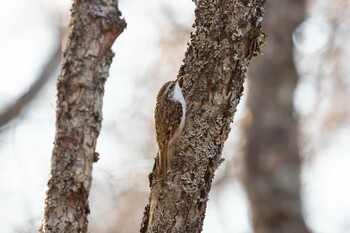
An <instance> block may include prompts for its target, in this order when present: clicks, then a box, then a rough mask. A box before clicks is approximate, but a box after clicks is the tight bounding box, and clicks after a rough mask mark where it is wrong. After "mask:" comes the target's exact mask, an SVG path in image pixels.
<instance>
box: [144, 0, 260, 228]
mask: <svg viewBox="0 0 350 233" xmlns="http://www.w3.org/2000/svg"><path fill="white" fill-rule="evenodd" d="M264 4H265V1H264V0H243V1H238V0H237V1H228V0H221V1H218V0H201V1H198V5H197V9H196V10H195V16H196V19H195V23H194V28H195V32H194V33H193V34H192V35H191V43H190V44H189V47H188V50H187V52H186V54H185V59H184V64H183V65H182V67H181V68H180V71H179V76H183V85H182V86H183V88H182V89H183V92H184V96H185V99H186V102H187V113H186V123H185V128H184V131H183V132H182V134H181V135H180V136H179V138H178V139H177V140H176V141H175V146H174V147H175V155H174V156H173V158H171V159H170V163H169V174H168V176H167V179H166V180H165V181H163V180H162V179H161V177H159V176H158V174H157V170H158V169H159V168H158V162H157V160H156V162H155V165H154V168H153V172H152V173H151V174H150V187H151V193H150V198H149V204H148V205H147V206H146V209H145V212H144V217H143V221H142V225H141V232H200V231H201V230H202V225H203V220H204V216H205V211H206V204H207V201H208V194H209V191H210V188H211V183H212V179H213V177H214V173H215V170H216V169H217V168H218V166H219V165H220V163H221V162H222V161H223V159H222V158H221V152H222V149H223V146H224V143H225V141H226V139H227V136H228V134H229V132H230V123H231V122H232V121H233V116H234V113H235V111H236V106H237V104H238V103H239V101H240V97H241V95H242V91H243V82H244V78H245V73H246V70H247V67H248V65H249V63H250V59H251V58H252V56H254V55H257V54H258V53H259V51H260V50H259V46H260V45H261V43H264V35H263V34H262V32H261V22H262V19H263V14H264Z"/></svg>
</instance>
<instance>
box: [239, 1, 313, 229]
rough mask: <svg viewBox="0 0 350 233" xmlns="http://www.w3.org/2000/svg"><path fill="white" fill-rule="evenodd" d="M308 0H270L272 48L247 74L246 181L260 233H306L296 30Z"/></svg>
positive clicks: (267, 24)
mask: <svg viewBox="0 0 350 233" xmlns="http://www.w3.org/2000/svg"><path fill="white" fill-rule="evenodd" d="M304 5H305V1H303V0H297V1H291V0H271V1H268V2H267V4H266V17H265V22H264V28H265V30H266V32H267V34H268V46H267V47H266V48H265V49H264V55H263V56H261V57H259V58H257V59H255V60H254V62H253V64H252V66H251V70H250V76H249V82H248V83H249V92H248V93H249V95H248V101H247V105H248V109H249V114H248V119H247V121H246V125H245V132H246V133H245V135H246V145H245V152H244V155H243V156H244V168H245V169H244V175H243V180H244V184H245V187H246V190H247V193H248V197H249V200H250V207H251V216H252V223H253V227H254V231H255V232H257V233H273V232H275V233H295V232H300V233H302V232H308V229H307V227H306V225H305V223H304V220H303V216H302V207H301V199H300V178H299V176H300V167H301V159H300V153H299V147H298V119H297V116H296V114H295V110H294V105H293V103H294V102H293V101H294V91H295V88H296V85H297V82H298V74H297V71H296V66H295V64H294V60H293V58H294V55H293V54H294V53H293V40H292V35H293V32H294V30H295V29H296V28H297V27H298V25H299V24H300V23H301V22H302V20H303V19H304V11H305V9H304Z"/></svg>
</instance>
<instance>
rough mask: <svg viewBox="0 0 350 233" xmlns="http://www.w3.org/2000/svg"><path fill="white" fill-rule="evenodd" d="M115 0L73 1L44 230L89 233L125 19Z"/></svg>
mask: <svg viewBox="0 0 350 233" xmlns="http://www.w3.org/2000/svg"><path fill="white" fill-rule="evenodd" d="M120 16H121V13H120V11H119V10H118V6H117V0H86V1H78V0H76V1H74V2H73V7H72V10H71V22H70V35H69V40H68V42H67V47H66V49H65V51H64V53H63V63H62V69H61V74H60V76H59V78H58V81H57V93H58V94H57V107H56V118H57V119H56V135H55V143H54V145H55V146H54V149H53V153H52V159H51V172H50V179H49V182H48V190H47V192H46V199H45V207H44V213H43V217H42V224H41V228H40V232H54V233H57V232H71V233H72V232H87V228H88V220H87V216H88V214H89V212H90V210H89V203H88V196H89V191H90V187H91V180H92V177H91V173H92V163H93V162H94V161H96V155H97V152H95V148H96V140H97V137H98V135H99V132H100V129H101V121H102V97H103V94H104V84H105V81H106V79H107V77H108V72H109V67H110V65H111V63H112V58H113V56H114V53H113V52H112V51H111V49H110V48H111V46H112V44H113V42H114V41H115V39H116V38H117V37H118V36H119V35H120V33H122V32H123V30H124V28H125V27H126V23H125V21H124V20H123V19H121V18H120Z"/></svg>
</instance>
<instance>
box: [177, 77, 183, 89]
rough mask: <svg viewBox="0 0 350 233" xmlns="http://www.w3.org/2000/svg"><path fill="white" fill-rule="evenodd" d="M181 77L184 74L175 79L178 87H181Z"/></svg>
mask: <svg viewBox="0 0 350 233" xmlns="http://www.w3.org/2000/svg"><path fill="white" fill-rule="evenodd" d="M183 77H184V76H181V77H178V78H177V79H176V82H177V83H178V84H179V86H180V87H182V82H183Z"/></svg>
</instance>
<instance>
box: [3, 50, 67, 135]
mask: <svg viewBox="0 0 350 233" xmlns="http://www.w3.org/2000/svg"><path fill="white" fill-rule="evenodd" d="M60 60H61V46H60V45H59V46H57V48H56V49H55V52H54V53H53V55H52V56H51V58H50V59H49V60H48V62H47V63H46V65H45V66H44V68H43V70H42V72H41V74H40V75H39V77H38V78H37V79H36V80H35V82H34V83H33V85H32V86H31V87H30V88H29V90H28V91H27V92H25V93H24V94H23V95H22V96H21V97H19V98H18V99H17V100H16V102H15V103H13V104H12V105H11V106H9V107H8V108H7V109H6V110H4V111H3V112H2V113H1V114H0V131H1V130H2V128H3V127H4V126H5V125H6V124H7V123H8V122H10V121H11V120H13V119H15V118H16V117H17V116H18V115H19V114H20V113H21V111H22V110H23V108H24V107H25V106H27V104H28V103H30V102H31V101H32V100H33V99H34V97H35V96H36V95H37V94H38V93H39V91H40V90H41V88H42V87H43V86H44V85H45V83H46V82H47V81H48V80H49V78H50V77H51V75H52V74H53V72H54V71H55V69H56V67H57V66H58V64H59V62H60Z"/></svg>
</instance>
